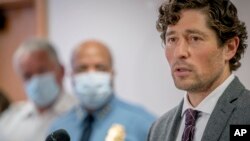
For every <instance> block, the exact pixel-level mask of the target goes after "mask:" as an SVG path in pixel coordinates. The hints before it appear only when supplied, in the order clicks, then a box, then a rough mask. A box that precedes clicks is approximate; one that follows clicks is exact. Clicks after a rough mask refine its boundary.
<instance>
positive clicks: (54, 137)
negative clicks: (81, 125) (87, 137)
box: [45, 129, 70, 141]
mask: <svg viewBox="0 0 250 141" xmlns="http://www.w3.org/2000/svg"><path fill="white" fill-rule="evenodd" d="M45 141H70V136H69V134H68V132H67V131H66V130H64V129H59V130H56V131H54V132H52V133H51V134H49V135H48V136H47V138H46V140H45Z"/></svg>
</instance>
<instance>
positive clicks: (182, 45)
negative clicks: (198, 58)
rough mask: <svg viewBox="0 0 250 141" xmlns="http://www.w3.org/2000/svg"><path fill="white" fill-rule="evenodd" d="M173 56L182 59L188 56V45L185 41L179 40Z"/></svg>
mask: <svg viewBox="0 0 250 141" xmlns="http://www.w3.org/2000/svg"><path fill="white" fill-rule="evenodd" d="M174 56H175V57H177V58H182V59H183V58H187V57H188V56H189V45H188V42H187V41H186V40H185V39H182V40H180V42H179V43H178V44H177V45H176V47H175V51H174Z"/></svg>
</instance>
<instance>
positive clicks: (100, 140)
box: [49, 96, 155, 141]
mask: <svg viewBox="0 0 250 141" xmlns="http://www.w3.org/2000/svg"><path fill="white" fill-rule="evenodd" d="M86 115H87V113H86V111H84V110H83V108H80V107H75V108H73V109H72V110H71V111H70V112H69V113H66V114H65V115H63V116H61V117H59V118H58V119H57V120H55V122H54V123H53V124H52V126H51V128H50V132H52V131H55V130H57V129H61V128H63V129H65V130H66V131H67V132H68V133H69V135H70V138H71V141H80V138H81V135H82V130H83V119H84V118H85V117H86ZM94 117H95V122H94V123H93V130H92V134H91V137H90V141H104V140H105V138H106V136H107V132H108V130H109V129H110V127H112V125H113V124H120V125H122V126H123V127H124V129H125V133H126V138H125V140H126V141H146V139H147V134H148V131H149V128H150V127H151V124H152V123H153V122H154V121H155V117H154V116H153V115H152V114H150V113H148V112H147V111H145V110H144V109H143V108H141V107H138V106H135V105H131V104H128V103H125V102H123V101H121V100H119V99H118V98H116V97H115V96H114V97H113V98H112V99H111V101H110V103H109V104H108V105H107V106H106V107H105V108H103V109H102V110H100V111H98V112H96V113H94ZM50 132H49V133H50Z"/></svg>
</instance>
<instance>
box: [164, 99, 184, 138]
mask: <svg viewBox="0 0 250 141" xmlns="http://www.w3.org/2000/svg"><path fill="white" fill-rule="evenodd" d="M182 106H183V100H182V101H181V103H180V104H179V106H178V107H177V109H176V112H175V114H174V115H173V120H172V122H171V123H170V126H169V127H167V128H168V130H170V131H169V132H168V134H167V136H166V139H165V140H164V141H175V140H176V137H177V135H178V131H179V127H180V123H181V111H182Z"/></svg>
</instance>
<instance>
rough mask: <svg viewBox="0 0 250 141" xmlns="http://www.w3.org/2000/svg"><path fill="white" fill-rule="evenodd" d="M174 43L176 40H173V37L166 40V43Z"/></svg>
mask: <svg viewBox="0 0 250 141" xmlns="http://www.w3.org/2000/svg"><path fill="white" fill-rule="evenodd" d="M176 41H177V38H175V37H170V38H167V42H168V43H175V42H176Z"/></svg>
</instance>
